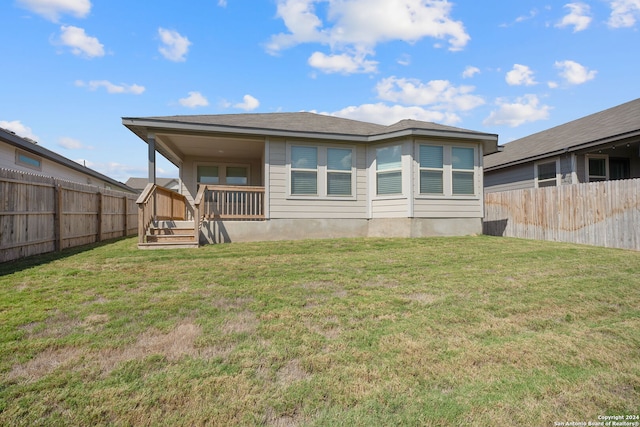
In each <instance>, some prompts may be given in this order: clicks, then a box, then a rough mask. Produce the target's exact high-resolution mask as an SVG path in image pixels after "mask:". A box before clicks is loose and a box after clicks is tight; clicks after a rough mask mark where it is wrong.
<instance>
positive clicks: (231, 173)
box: [226, 166, 248, 185]
mask: <svg viewBox="0 0 640 427" xmlns="http://www.w3.org/2000/svg"><path fill="white" fill-rule="evenodd" d="M226 169H227V171H226V175H227V176H226V178H227V179H226V181H227V185H247V184H248V182H247V181H248V174H247V168H245V167H241V166H228V167H227V168H226Z"/></svg>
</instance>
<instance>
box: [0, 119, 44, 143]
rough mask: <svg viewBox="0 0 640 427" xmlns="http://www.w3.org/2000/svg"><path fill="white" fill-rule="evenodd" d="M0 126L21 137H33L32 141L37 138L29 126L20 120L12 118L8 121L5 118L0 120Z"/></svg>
mask: <svg viewBox="0 0 640 427" xmlns="http://www.w3.org/2000/svg"><path fill="white" fill-rule="evenodd" d="M0 128H3V129H6V130H8V131H11V132H13V133H15V134H16V135H18V136H21V137H23V138H29V139H33V140H34V141H37V140H38V137H37V136H36V135H34V133H33V132H32V131H31V128H30V127H28V126H25V125H24V124H22V122H20V120H12V121H10V122H9V121H6V120H0Z"/></svg>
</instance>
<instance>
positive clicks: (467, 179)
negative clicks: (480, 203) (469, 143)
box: [451, 147, 476, 195]
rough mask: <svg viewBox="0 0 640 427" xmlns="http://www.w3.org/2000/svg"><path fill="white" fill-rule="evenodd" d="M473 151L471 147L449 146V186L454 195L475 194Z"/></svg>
mask: <svg viewBox="0 0 640 427" xmlns="http://www.w3.org/2000/svg"><path fill="white" fill-rule="evenodd" d="M474 157H475V151H474V149H473V148H471V147H451V188H452V193H453V194H454V195H473V194H475V193H476V192H475V172H474V169H475V159H474Z"/></svg>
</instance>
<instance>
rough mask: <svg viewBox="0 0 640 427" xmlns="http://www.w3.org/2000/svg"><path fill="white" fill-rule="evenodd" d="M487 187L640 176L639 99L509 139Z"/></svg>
mask: <svg viewBox="0 0 640 427" xmlns="http://www.w3.org/2000/svg"><path fill="white" fill-rule="evenodd" d="M501 149H502V151H500V152H498V153H494V154H491V155H489V156H486V157H485V159H484V186H485V191H486V192H495V191H507V190H518V189H523V188H540V187H549V186H558V185H567V184H577V183H582V182H593V181H605V180H618V179H630V178H640V98H639V99H636V100H634V101H630V102H627V103H625V104H622V105H618V106H617V107H613V108H610V109H608V110H604V111H601V112H599V113H595V114H591V115H589V116H586V117H583V118H580V119H577V120H574V121H572V122H569V123H565V124H563V125H560V126H556V127H554V128H551V129H548V130H545V131H542V132H539V133H536V134H533V135H530V136H527V137H525V138H522V139H518V140H516V141H513V142H510V143H508V144H505V145H504V146H502V147H501Z"/></svg>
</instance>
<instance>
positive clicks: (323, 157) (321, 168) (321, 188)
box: [286, 141, 357, 200]
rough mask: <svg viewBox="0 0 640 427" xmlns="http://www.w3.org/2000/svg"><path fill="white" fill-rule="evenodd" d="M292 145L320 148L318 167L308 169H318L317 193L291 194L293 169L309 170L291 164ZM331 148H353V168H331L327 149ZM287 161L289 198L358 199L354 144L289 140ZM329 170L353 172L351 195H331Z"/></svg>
mask: <svg viewBox="0 0 640 427" xmlns="http://www.w3.org/2000/svg"><path fill="white" fill-rule="evenodd" d="M291 147H314V148H316V149H317V150H318V165H317V169H308V171H316V173H317V190H316V194H291V172H292V171H307V169H300V168H294V167H292V165H291ZM329 148H339V149H343V150H351V170H350V172H347V171H334V170H329V169H328V167H327V150H328V149H329ZM286 151H287V154H286V162H287V199H291V200H356V198H357V188H356V177H357V173H356V151H357V150H356V147H355V146H354V145H341V144H314V143H308V142H297V141H288V142H287V144H286ZM328 172H341V173H345V174H346V173H350V174H351V194H350V195H348V196H347V195H344V196H341V195H329V194H328V188H327V186H328V183H327V173H328Z"/></svg>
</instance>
